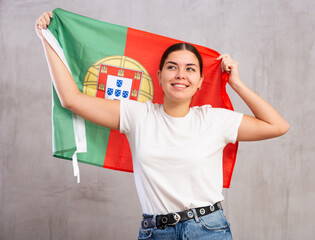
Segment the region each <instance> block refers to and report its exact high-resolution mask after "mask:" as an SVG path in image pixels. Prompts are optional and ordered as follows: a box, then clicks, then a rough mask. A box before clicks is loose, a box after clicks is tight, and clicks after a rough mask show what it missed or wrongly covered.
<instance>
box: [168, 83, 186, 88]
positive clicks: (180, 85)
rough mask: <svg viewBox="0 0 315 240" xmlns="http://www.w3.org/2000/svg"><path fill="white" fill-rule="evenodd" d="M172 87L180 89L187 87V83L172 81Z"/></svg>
mask: <svg viewBox="0 0 315 240" xmlns="http://www.w3.org/2000/svg"><path fill="white" fill-rule="evenodd" d="M171 85H172V86H173V87H175V88H181V89H184V88H187V87H188V86H187V85H185V84H176V83H174V84H171Z"/></svg>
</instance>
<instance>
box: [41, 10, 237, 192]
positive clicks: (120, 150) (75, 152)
mask: <svg viewBox="0 0 315 240" xmlns="http://www.w3.org/2000/svg"><path fill="white" fill-rule="evenodd" d="M48 29H49V30H43V35H44V37H45V38H46V39H47V41H48V42H49V43H50V44H51V46H52V47H53V48H54V49H55V51H56V52H57V54H58V55H59V56H60V58H61V59H62V61H63V62H64V64H65V65H66V66H67V68H68V70H69V71H70V73H71V74H72V76H73V78H74V80H75V82H76V83H77V85H78V88H79V89H80V91H82V92H83V93H84V94H88V95H92V96H95V97H102V98H109V99H119V100H122V101H123V100H124V99H131V100H135V101H141V102H145V101H147V100H150V101H153V102H154V103H163V91H162V88H161V87H160V86H159V84H158V79H157V71H158V67H159V63H160V59H161V56H162V54H163V52H164V51H165V50H166V49H167V48H168V47H169V46H170V45H172V44H175V43H178V42H182V41H179V40H176V39H172V38H168V37H164V36H160V35H156V34H152V33H148V32H144V31H140V30H137V29H133V28H128V27H123V26H118V25H114V24H110V23H106V22H101V21H98V20H94V19H91V18H87V17H84V16H80V15H77V14H74V13H71V12H68V11H65V10H62V9H59V8H58V9H55V10H54V11H53V17H52V19H51V23H50V25H49V27H48ZM193 45H194V44H193ZM194 46H195V47H196V48H197V49H198V50H199V51H200V53H201V56H202V58H203V61H204V72H203V75H204V82H203V85H202V89H201V90H200V91H198V92H197V93H196V94H195V96H194V97H193V101H192V103H191V105H192V106H196V105H198V106H201V105H205V104H211V105H212V107H219V108H227V109H231V110H233V107H232V104H231V102H230V99H229V97H228V95H227V93H226V90H225V86H226V82H227V80H228V75H227V74H225V73H224V74H222V73H221V68H220V62H219V61H216V58H217V57H218V56H219V53H218V52H216V51H214V50H211V49H209V48H206V47H202V46H198V45H194ZM52 110H53V155H54V156H55V157H58V158H64V159H69V160H71V159H73V163H74V170H75V175H77V176H78V177H79V172H78V166H77V164H76V163H77V161H79V162H82V163H88V164H92V165H96V166H100V167H104V168H109V169H115V170H121V171H127V172H132V171H133V166H132V157H131V152H130V148H129V143H128V140H127V138H126V136H125V135H123V134H121V133H119V131H115V130H111V129H108V128H104V127H101V126H98V125H95V124H93V123H91V122H89V121H87V120H84V119H82V118H81V117H79V116H77V115H75V114H73V113H72V112H70V111H69V110H67V109H65V108H63V107H62V106H61V103H60V100H59V99H58V96H57V94H56V91H55V89H54V88H53V106H52ZM95 114H97V113H95ZM237 147H238V143H236V144H228V145H227V146H226V147H225V149H224V154H223V155H224V156H223V169H224V170H223V171H224V173H223V175H224V187H226V188H228V187H229V186H230V181H231V177H232V173H233V168H234V164H235V159H236V153H237ZM78 181H79V178H78Z"/></svg>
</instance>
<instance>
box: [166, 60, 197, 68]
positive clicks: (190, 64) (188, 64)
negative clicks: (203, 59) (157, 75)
mask: <svg viewBox="0 0 315 240" xmlns="http://www.w3.org/2000/svg"><path fill="white" fill-rule="evenodd" d="M166 64H174V65H178V64H177V63H176V62H173V61H167V62H166ZM186 66H196V67H198V66H197V64H194V63H187V64H186Z"/></svg>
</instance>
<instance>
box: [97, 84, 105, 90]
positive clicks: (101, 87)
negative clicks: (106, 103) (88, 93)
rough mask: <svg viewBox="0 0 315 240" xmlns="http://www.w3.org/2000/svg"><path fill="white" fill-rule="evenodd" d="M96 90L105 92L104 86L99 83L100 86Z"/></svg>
mask: <svg viewBox="0 0 315 240" xmlns="http://www.w3.org/2000/svg"><path fill="white" fill-rule="evenodd" d="M98 90H100V91H105V85H104V83H100V84H99V85H98Z"/></svg>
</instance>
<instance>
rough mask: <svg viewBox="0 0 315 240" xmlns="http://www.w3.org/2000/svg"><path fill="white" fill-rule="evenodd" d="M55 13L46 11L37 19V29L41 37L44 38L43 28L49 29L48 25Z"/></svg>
mask: <svg viewBox="0 0 315 240" xmlns="http://www.w3.org/2000/svg"><path fill="white" fill-rule="evenodd" d="M52 16H53V13H52V11H50V12H44V13H43V14H42V15H41V16H40V17H39V18H38V19H37V21H36V23H35V30H36V33H37V36H38V37H39V38H41V39H42V38H43V34H42V29H47V26H48V25H49V23H50V18H52Z"/></svg>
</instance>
